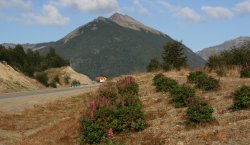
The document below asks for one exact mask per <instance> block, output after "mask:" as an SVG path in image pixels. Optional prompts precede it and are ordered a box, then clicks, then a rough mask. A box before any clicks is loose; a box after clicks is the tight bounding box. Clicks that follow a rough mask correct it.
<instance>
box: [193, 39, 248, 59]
mask: <svg viewBox="0 0 250 145" xmlns="http://www.w3.org/2000/svg"><path fill="white" fill-rule="evenodd" d="M246 43H250V37H248V36H245V37H243V36H241V37H238V38H236V39H233V40H228V41H225V42H224V43H222V44H219V45H216V46H212V47H208V48H205V49H202V50H201V51H198V52H197V54H198V55H200V56H201V57H202V58H203V59H205V60H208V58H209V57H210V56H212V55H218V54H220V53H221V52H223V51H227V50H231V49H232V48H239V47H241V46H242V45H245V44H246Z"/></svg>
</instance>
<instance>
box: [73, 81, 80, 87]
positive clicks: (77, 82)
mask: <svg viewBox="0 0 250 145" xmlns="http://www.w3.org/2000/svg"><path fill="white" fill-rule="evenodd" d="M80 84H81V83H80V82H79V81H78V80H73V81H72V82H71V87H75V86H79V85H80Z"/></svg>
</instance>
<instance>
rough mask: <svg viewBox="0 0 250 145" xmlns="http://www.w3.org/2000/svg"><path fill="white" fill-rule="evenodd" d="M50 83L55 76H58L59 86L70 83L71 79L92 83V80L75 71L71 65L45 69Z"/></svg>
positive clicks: (82, 82) (81, 82)
mask: <svg viewBox="0 0 250 145" xmlns="http://www.w3.org/2000/svg"><path fill="white" fill-rule="evenodd" d="M45 73H46V74H47V75H48V78H49V80H48V81H49V82H48V83H51V82H52V81H53V79H54V78H55V77H58V78H59V83H60V85H59V87H63V86H67V85H70V84H71V82H73V81H79V83H80V84H85V85H87V84H92V82H93V81H92V80H91V79H90V78H89V77H88V76H86V75H84V74H80V73H78V72H76V71H75V70H73V69H72V68H71V67H69V66H67V67H61V68H51V69H48V70H46V71H45Z"/></svg>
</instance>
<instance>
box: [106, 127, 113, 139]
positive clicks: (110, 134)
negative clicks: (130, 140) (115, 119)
mask: <svg viewBox="0 0 250 145" xmlns="http://www.w3.org/2000/svg"><path fill="white" fill-rule="evenodd" d="M107 136H108V137H113V136H114V133H113V129H112V128H110V129H109V130H108V132H107Z"/></svg>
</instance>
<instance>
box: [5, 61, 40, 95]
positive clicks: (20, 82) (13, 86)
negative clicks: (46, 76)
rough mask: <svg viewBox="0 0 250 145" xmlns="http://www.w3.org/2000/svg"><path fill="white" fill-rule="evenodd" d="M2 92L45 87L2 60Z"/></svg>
mask: <svg viewBox="0 0 250 145" xmlns="http://www.w3.org/2000/svg"><path fill="white" fill-rule="evenodd" d="M0 70H1V71H0V93H8V92H18V91H28V90H37V89H40V88H44V86H43V85H41V84H40V83H38V82H37V81H36V80H34V79H31V78H29V77H27V76H25V75H23V74H22V73H19V72H17V71H15V70H14V69H13V68H12V67H10V66H9V65H7V64H4V63H1V62H0Z"/></svg>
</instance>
